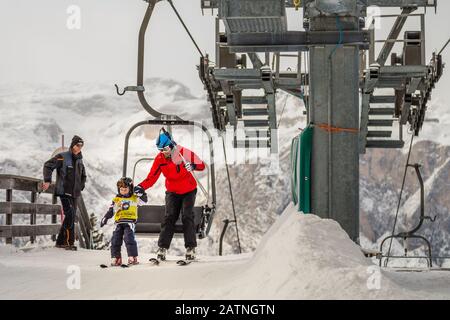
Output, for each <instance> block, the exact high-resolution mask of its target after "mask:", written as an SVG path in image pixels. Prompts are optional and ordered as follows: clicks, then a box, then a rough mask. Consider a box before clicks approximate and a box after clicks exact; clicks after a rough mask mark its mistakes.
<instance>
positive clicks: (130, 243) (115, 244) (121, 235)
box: [111, 223, 138, 258]
mask: <svg viewBox="0 0 450 320" xmlns="http://www.w3.org/2000/svg"><path fill="white" fill-rule="evenodd" d="M134 230H135V224H134V223H118V224H116V225H115V228H114V232H113V235H112V238H111V258H120V257H122V253H121V249H122V242H123V241H125V246H126V247H127V254H128V257H137V256H138V248H137V242H136V238H135V236H134Z"/></svg>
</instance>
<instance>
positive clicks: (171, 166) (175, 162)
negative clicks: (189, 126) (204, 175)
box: [139, 146, 205, 194]
mask: <svg viewBox="0 0 450 320" xmlns="http://www.w3.org/2000/svg"><path fill="white" fill-rule="evenodd" d="M178 152H179V153H181V154H182V155H183V157H184V158H185V159H186V161H188V162H190V163H193V164H195V165H196V167H195V170H197V171H203V170H204V169H205V163H204V162H203V161H202V160H200V158H199V157H198V156H197V155H196V154H195V153H194V152H192V151H191V150H189V149H186V148H184V147H181V146H177V151H175V152H173V154H172V156H171V157H170V158H165V157H164V154H163V153H162V152H160V153H159V154H158V155H157V156H156V158H155V160H154V161H153V165H152V168H151V169H150V172H149V174H148V175H147V178H145V180H144V181H142V182H141V183H139V185H140V186H141V187H142V188H144V189H148V188H150V187H152V186H153V185H154V184H155V183H156V181H157V180H158V178H159V176H160V175H161V172H162V174H163V175H164V177H165V178H166V189H167V191H169V192H174V193H177V194H185V193H188V192H191V191H193V190H194V189H195V188H197V182H196V181H195V179H194V177H193V176H192V174H191V173H190V172H189V171H187V170H186V168H185V167H184V163H183V161H182V159H181V156H180V154H179V153H178Z"/></svg>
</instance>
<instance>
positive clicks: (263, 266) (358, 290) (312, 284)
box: [0, 204, 450, 299]
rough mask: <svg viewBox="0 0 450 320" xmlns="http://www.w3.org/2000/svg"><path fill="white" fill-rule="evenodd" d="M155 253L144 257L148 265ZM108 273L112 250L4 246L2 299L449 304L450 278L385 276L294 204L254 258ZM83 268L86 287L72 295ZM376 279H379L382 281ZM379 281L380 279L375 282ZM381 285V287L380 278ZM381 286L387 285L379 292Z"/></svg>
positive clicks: (336, 231)
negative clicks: (74, 270) (70, 286)
mask: <svg viewBox="0 0 450 320" xmlns="http://www.w3.org/2000/svg"><path fill="white" fill-rule="evenodd" d="M148 258H149V255H146V254H143V255H141V256H140V259H141V262H145V261H146V260H147V259H148ZM168 258H169V260H171V261H169V262H166V263H163V264H162V265H160V266H157V267H156V266H150V265H149V264H145V263H143V264H141V265H138V266H135V267H131V268H128V269H122V268H108V269H100V268H99V264H101V263H107V262H108V261H109V254H108V252H107V251H89V250H80V251H78V252H71V251H64V250H60V249H55V248H42V247H41V248H36V249H34V250H33V249H32V250H29V251H26V252H23V251H21V250H18V249H16V248H14V247H11V246H1V247H0V283H1V284H2V285H1V286H0V298H1V299H69V298H70V299H449V298H450V273H449V272H448V271H447V272H446V271H427V272H420V273H416V272H414V273H399V272H394V271H392V270H380V269H378V267H376V266H375V265H373V263H372V262H371V260H370V259H366V258H364V256H363V255H362V253H361V251H360V248H359V247H358V246H357V245H356V244H354V243H353V242H352V241H351V240H350V239H349V237H348V236H347V235H346V233H345V232H344V231H343V230H342V229H341V228H340V226H339V224H338V223H336V222H334V221H332V220H326V219H320V218H319V217H317V216H315V215H304V214H302V213H299V212H297V210H296V208H295V206H294V205H293V204H291V205H289V206H288V208H287V209H286V210H285V211H284V213H283V214H282V215H281V216H280V217H279V218H278V219H277V221H276V222H275V223H274V224H273V225H272V227H271V228H270V229H269V231H268V232H267V233H266V234H265V235H264V238H263V240H262V241H261V243H260V244H259V246H258V248H257V250H256V251H255V252H254V253H251V254H244V255H229V256H222V257H218V256H215V257H209V256H200V257H199V261H198V262H195V263H192V264H191V265H189V266H186V267H178V266H176V264H175V263H174V262H173V260H175V259H176V257H174V256H169V257H168ZM70 266H72V268H73V266H76V267H79V268H80V269H79V270H80V276H81V278H80V279H81V282H80V289H72V290H70V289H68V286H67V282H69V283H70V282H71V279H72V278H71V277H72V276H73V274H70V273H68V270H69V271H70V270H72V269H68V267H70ZM374 277H375V278H374ZM374 279H375V281H374ZM377 279H378V280H379V281H378V280H377ZM377 283H378V284H379V286H377Z"/></svg>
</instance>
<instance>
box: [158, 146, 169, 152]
mask: <svg viewBox="0 0 450 320" xmlns="http://www.w3.org/2000/svg"><path fill="white" fill-rule="evenodd" d="M158 150H159V151H165V152H167V151H170V146H165V147H164V148H158Z"/></svg>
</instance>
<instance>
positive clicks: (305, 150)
mask: <svg viewBox="0 0 450 320" xmlns="http://www.w3.org/2000/svg"><path fill="white" fill-rule="evenodd" d="M312 137H313V127H312V126H309V127H307V128H306V129H305V130H304V131H303V132H302V134H301V135H300V173H299V174H300V179H299V195H300V197H299V198H300V199H299V200H300V205H299V210H300V211H302V212H303V213H311V154H312Z"/></svg>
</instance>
